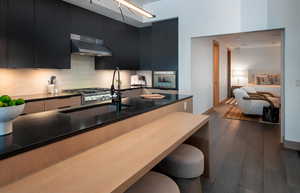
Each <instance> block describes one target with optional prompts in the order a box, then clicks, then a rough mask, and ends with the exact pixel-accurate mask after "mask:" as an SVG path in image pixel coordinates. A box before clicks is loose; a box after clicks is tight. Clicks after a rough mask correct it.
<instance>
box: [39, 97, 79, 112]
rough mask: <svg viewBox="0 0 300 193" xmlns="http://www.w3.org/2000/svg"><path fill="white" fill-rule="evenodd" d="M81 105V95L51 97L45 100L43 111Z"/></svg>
mask: <svg viewBox="0 0 300 193" xmlns="http://www.w3.org/2000/svg"><path fill="white" fill-rule="evenodd" d="M79 105H81V97H80V96H76V97H68V98H61V99H51V100H46V101H45V111H50V110H55V109H61V108H68V107H73V106H79Z"/></svg>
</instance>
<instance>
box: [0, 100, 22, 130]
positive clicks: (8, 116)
mask: <svg viewBox="0 0 300 193" xmlns="http://www.w3.org/2000/svg"><path fill="white" fill-rule="evenodd" d="M24 107H25V104H23V105H17V106H11V107H0V136H2V135H8V134H10V133H12V131H13V126H12V122H13V120H14V119H16V118H17V117H18V116H19V115H20V114H22V113H23V111H24Z"/></svg>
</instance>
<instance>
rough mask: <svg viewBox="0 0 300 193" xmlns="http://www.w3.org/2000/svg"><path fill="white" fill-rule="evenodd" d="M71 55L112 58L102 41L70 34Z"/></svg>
mask: <svg viewBox="0 0 300 193" xmlns="http://www.w3.org/2000/svg"><path fill="white" fill-rule="evenodd" d="M71 42H72V54H79V55H87V56H99V57H103V56H112V52H111V50H110V49H108V48H107V47H106V46H105V45H104V41H103V40H99V39H96V38H91V37H87V36H81V35H77V34H71Z"/></svg>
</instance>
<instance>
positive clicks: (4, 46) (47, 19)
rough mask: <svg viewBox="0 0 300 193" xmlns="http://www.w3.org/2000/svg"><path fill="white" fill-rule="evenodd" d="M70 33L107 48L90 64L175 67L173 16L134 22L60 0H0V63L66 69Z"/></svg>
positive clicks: (68, 59) (127, 67)
mask: <svg viewBox="0 0 300 193" xmlns="http://www.w3.org/2000/svg"><path fill="white" fill-rule="evenodd" d="M71 33H74V34H79V35H85V36H91V37H95V38H98V39H102V40H104V43H105V45H106V46H107V47H108V48H110V49H111V50H112V54H113V55H112V56H111V57H95V69H96V70H98V69H99V70H100V69H114V68H115V67H116V66H119V67H120V69H123V70H138V69H140V70H177V69H178V20H177V19H172V20H165V21H160V22H156V23H153V25H152V26H150V27H145V28H137V27H134V26H131V25H127V24H125V23H123V22H120V21H116V20H113V19H111V18H107V17H105V16H102V15H100V14H96V13H94V12H91V11H88V10H86V9H83V8H79V7H76V6H74V5H71V4H68V3H66V2H64V1H61V0H26V1H25V0H22V1H21V0H0V67H8V68H54V69H69V68H71V41H70V34H71Z"/></svg>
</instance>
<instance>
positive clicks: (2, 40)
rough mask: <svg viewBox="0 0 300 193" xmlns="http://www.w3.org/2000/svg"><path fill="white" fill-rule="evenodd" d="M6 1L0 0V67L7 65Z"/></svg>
mask: <svg viewBox="0 0 300 193" xmlns="http://www.w3.org/2000/svg"><path fill="white" fill-rule="evenodd" d="M7 1H8V0H0V67H7V57H6V53H7V52H6V50H7V33H6V21H7V18H6V11H7Z"/></svg>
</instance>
